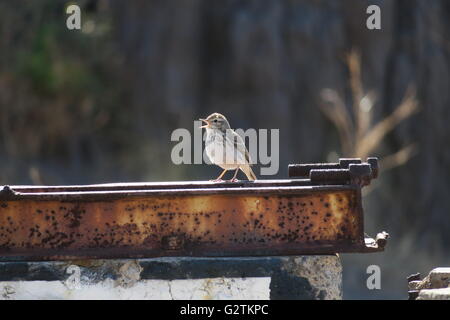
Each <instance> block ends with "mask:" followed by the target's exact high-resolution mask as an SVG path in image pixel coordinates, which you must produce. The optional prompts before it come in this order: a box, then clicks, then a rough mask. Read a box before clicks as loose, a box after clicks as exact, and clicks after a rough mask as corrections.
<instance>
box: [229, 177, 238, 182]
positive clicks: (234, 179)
mask: <svg viewBox="0 0 450 320" xmlns="http://www.w3.org/2000/svg"><path fill="white" fill-rule="evenodd" d="M238 181H239V179H237V178H233V179H231V180H228V182H238Z"/></svg>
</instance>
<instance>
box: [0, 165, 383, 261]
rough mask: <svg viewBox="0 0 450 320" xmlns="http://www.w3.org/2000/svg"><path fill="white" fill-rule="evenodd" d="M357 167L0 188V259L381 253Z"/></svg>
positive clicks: (362, 181) (363, 181)
mask: <svg viewBox="0 0 450 320" xmlns="http://www.w3.org/2000/svg"><path fill="white" fill-rule="evenodd" d="M363 165H364V164H363ZM360 169H361V168H360ZM360 169H358V170H359V171H353V173H351V172H350V171H351V170H350V169H348V170H349V172H348V174H349V175H346V174H344V173H339V174H338V176H339V179H336V178H335V176H334V175H335V174H334V173H332V174H331V179H330V183H326V181H325V180H326V179H325V178H326V175H324V174H323V173H321V172H320V170H321V169H317V168H316V169H313V170H310V177H309V179H292V180H260V181H255V182H248V181H246V182H239V183H212V182H184V183H183V182H181V183H180V182H174V183H151V184H104V185H88V186H59V187H58V186H56V187H52V186H11V187H9V186H4V187H3V188H2V189H0V190H1V191H0V260H3V261H9V260H12V261H18V260H64V259H82V258H143V257H157V256H258V255H293V254H332V253H339V252H373V251H380V250H383V247H384V244H385V238H386V237H385V236H383V234H380V237H381V238H380V239H376V240H374V239H370V238H366V239H365V237H364V230H363V210H362V203H361V186H362V185H366V184H367V182H368V180H367V177H365V175H367V172H366V171H364V170H360ZM317 170H319V172H317ZM314 172H315V173H314ZM355 172H356V173H355ZM357 172H360V176H359V178H358V173H357ZM315 174H316V175H317V176H318V177H320V179H318V180H314V178H313V177H314V175H315ZM370 174H372V173H370ZM345 177H347V178H348V179H347V180H345V181H344V180H343V179H345ZM344 182H345V183H344ZM369 182H370V181H369Z"/></svg>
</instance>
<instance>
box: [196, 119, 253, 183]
mask: <svg viewBox="0 0 450 320" xmlns="http://www.w3.org/2000/svg"><path fill="white" fill-rule="evenodd" d="M200 120H201V121H203V122H205V123H206V124H205V125H203V126H201V127H200V128H205V129H206V141H205V149H206V155H207V156H208V158H209V159H210V160H211V162H212V163H214V164H216V165H218V166H219V167H221V168H222V169H224V170H223V172H222V173H221V174H220V175H219V176H218V177H217V179H215V180H213V181H220V180H221V179H222V177H223V175H224V174H225V172H227V171H228V170H234V169H236V172H235V173H234V176H233V178H232V179H231V180H230V181H233V182H234V181H237V179H236V176H237V174H238V172H239V169H241V170H242V172H244V173H245V175H246V176H247V178H248V180H251V181H253V180H256V175H255V174H254V173H253V170H252V168H251V167H250V166H251V160H250V154H249V152H248V151H247V148H246V147H245V143H244V140H243V139H242V138H241V136H239V135H238V134H237V133H236V132H235V131H234V130H233V129H231V128H230V124H229V123H228V120H227V119H226V118H225V117H224V116H223V115H222V114H220V113H213V114H211V115H209V116H208V117H207V118H206V119H200Z"/></svg>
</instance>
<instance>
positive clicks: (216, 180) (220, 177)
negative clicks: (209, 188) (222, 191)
mask: <svg viewBox="0 0 450 320" xmlns="http://www.w3.org/2000/svg"><path fill="white" fill-rule="evenodd" d="M227 171H228V170H227V169H225V170H223V172H222V173H221V174H220V176H218V177H217V178H216V179H214V180H211V181H212V182H219V181H222V177H223V175H224V174H225V172H227Z"/></svg>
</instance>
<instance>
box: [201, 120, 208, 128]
mask: <svg viewBox="0 0 450 320" xmlns="http://www.w3.org/2000/svg"><path fill="white" fill-rule="evenodd" d="M199 120H201V121H203V122H206V124H205V125H203V126H201V127H199V128H208V127H209V122H208V120H206V119H199Z"/></svg>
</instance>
